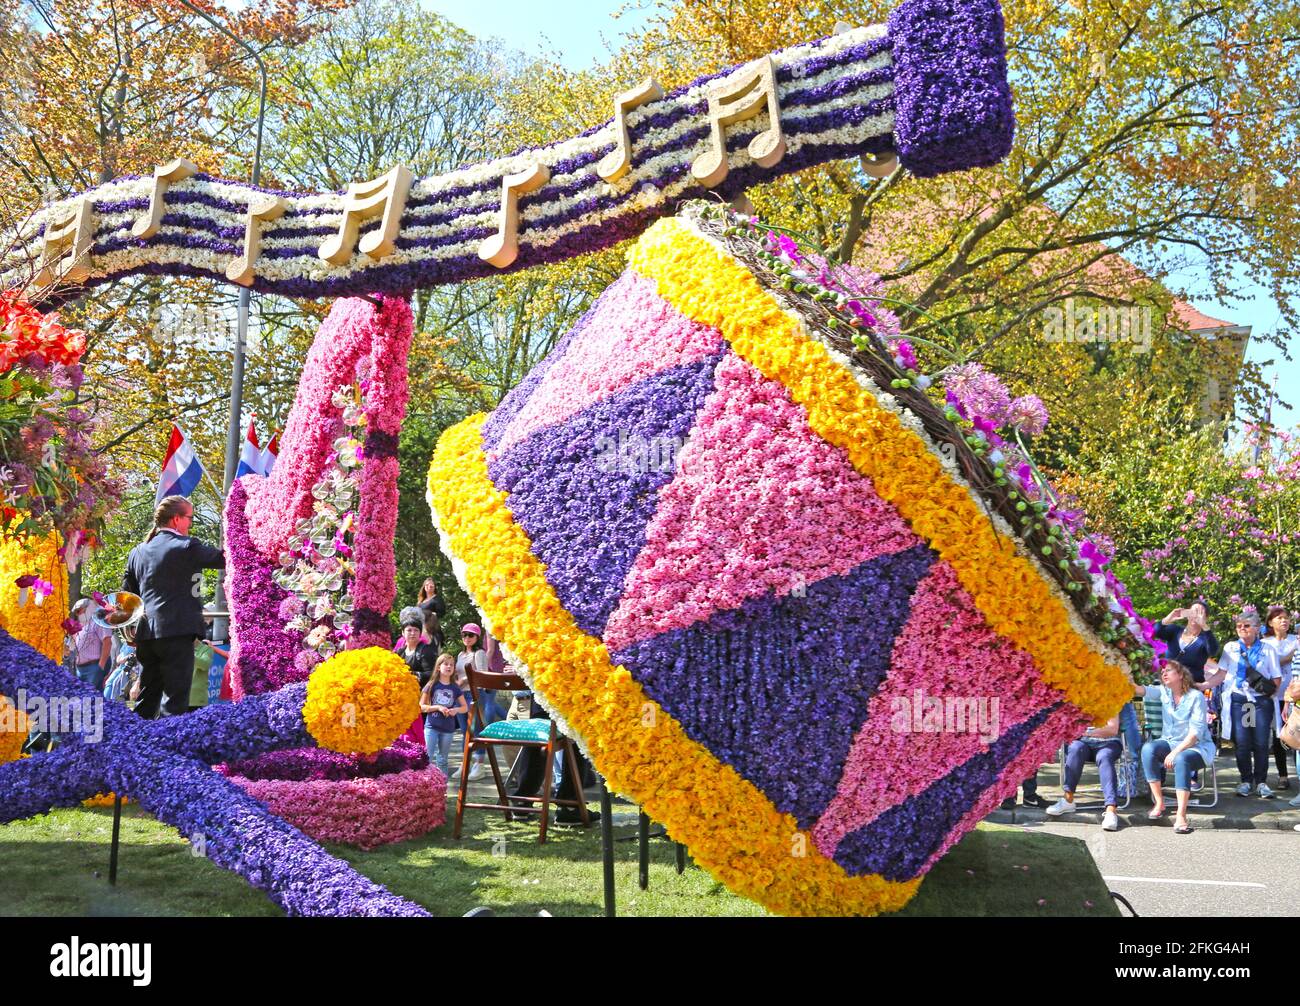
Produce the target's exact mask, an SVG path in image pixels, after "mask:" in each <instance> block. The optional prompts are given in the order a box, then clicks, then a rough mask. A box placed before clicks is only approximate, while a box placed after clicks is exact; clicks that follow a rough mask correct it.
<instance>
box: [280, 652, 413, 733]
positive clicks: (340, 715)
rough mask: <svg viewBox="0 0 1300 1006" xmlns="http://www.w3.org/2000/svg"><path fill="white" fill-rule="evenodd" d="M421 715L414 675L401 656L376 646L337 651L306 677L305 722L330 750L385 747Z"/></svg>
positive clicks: (303, 715) (311, 731) (303, 713)
mask: <svg viewBox="0 0 1300 1006" xmlns="http://www.w3.org/2000/svg"><path fill="white" fill-rule="evenodd" d="M419 715H420V686H419V684H418V682H417V681H416V679H415V676H414V675H412V674H411V671H410V669H409V668H408V667H407V666H406V662H405V661H404V660H402V658H401V657H399V656H398V655H397V654H396V653H393V652H392V651H390V650H385V649H382V648H380V647H378V646H368V647H366V648H365V649H361V650H344V651H343V652H342V653H338V654H335V655H334V656H332V657H330V658H329V659H328V660H326V661H325V662H324V663H322V664H321V665H320V666H319V667H317V668H316V669H315V670H314V671H312V674H311V677H310V678H308V679H307V702H306V704H305V705H304V706H303V710H302V718H303V722H304V723H305V724H306V726H307V730H308V731H309V732H310V733H311V735H312V736H313V737H314V738H316V743H317V744H319V745H320V746H321V747H323V748H329V749H330V750H331V751H344V752H351V753H354V754H373V753H374V752H376V751H382V750H383V749H384V748H386V747H388V745H389V744H391V743H393V741H394V740H396V739H397V738H398V737H399V736H401V734H402V733H403V732H404V731H405V730H406V729H407V728H408V727H409V726H410V725H411V724H412V723H413V722H414V721H415V718H416V717H417V716H419Z"/></svg>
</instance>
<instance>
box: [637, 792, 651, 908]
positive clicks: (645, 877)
mask: <svg viewBox="0 0 1300 1006" xmlns="http://www.w3.org/2000/svg"><path fill="white" fill-rule="evenodd" d="M636 827H637V863H638V867H639V872H638V875H637V882H638V883H639V884H640V885H641V890H643V891H644V890H647V889H648V888H649V887H650V818H648V817H646V813H645V811H641V813H640V814H638V815H637V822H636Z"/></svg>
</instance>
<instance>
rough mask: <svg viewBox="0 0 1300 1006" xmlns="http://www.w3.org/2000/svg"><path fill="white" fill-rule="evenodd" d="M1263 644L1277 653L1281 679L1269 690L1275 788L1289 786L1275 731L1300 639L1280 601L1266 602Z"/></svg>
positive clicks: (1283, 753)
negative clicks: (1275, 771)
mask: <svg viewBox="0 0 1300 1006" xmlns="http://www.w3.org/2000/svg"><path fill="white" fill-rule="evenodd" d="M1264 643H1265V645H1267V646H1271V647H1272V648H1273V651H1274V652H1275V653H1276V654H1277V666H1278V670H1280V671H1281V672H1282V680H1281V681H1279V682H1278V683H1277V691H1275V692H1274V693H1273V725H1274V726H1275V727H1276V730H1275V731H1274V736H1273V761H1274V763H1275V764H1276V765H1277V788H1278V789H1290V788H1291V773H1290V772H1288V771H1287V769H1288V768H1289V767H1290V766H1289V765H1288V763H1289V762H1290V760H1291V754H1290V752H1289V751H1287V749H1286V748H1285V747H1283V746H1282V742H1281V741H1280V740H1279V739H1278V737H1277V734H1280V733H1281V732H1282V725H1283V724H1284V723H1286V718H1285V713H1286V706H1285V695H1286V686H1287V685H1289V684H1290V683H1291V662H1292V660H1293V659H1294V658H1295V652H1296V646H1297V645H1300V640H1297V639H1296V637H1295V636H1294V635H1293V634H1292V632H1291V615H1290V613H1289V612H1288V611H1287V610H1286V608H1284V607H1283V606H1282V605H1280V604H1274V605H1270V606H1269V609H1268V614H1267V615H1266V616H1264ZM1291 806H1293V807H1300V797H1297V798H1296V799H1295V800H1292V801H1291Z"/></svg>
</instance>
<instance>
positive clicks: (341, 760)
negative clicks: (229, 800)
mask: <svg viewBox="0 0 1300 1006" xmlns="http://www.w3.org/2000/svg"><path fill="white" fill-rule="evenodd" d="M244 701H247V700H244ZM236 704H237V705H238V704H239V703H236ZM428 765H429V756H428V754H427V753H426V752H425V750H424V748H423V747H422V746H420V745H419V744H415V743H413V742H412V741H408V740H401V739H399V740H397V741H395V742H394V743H393V746H392V747H389V748H385V749H384V750H383V751H380V752H379V753H378V754H373V755H356V754H343V753H342V752H339V751H328V750H326V749H325V748H302V749H299V750H296V751H271V752H268V753H266V754H264V755H260V756H259V757H257V758H254V759H246V760H242V761H232V762H229V763H228V764H225V765H218V766H216V769H217V771H218V772H220V773H222V774H223V775H230V776H242V777H243V778H245V779H252V780H259V779H278V780H291V781H295V782H303V781H306V780H309V779H313V780H317V779H334V780H345V779H374V778H378V777H379V776H383V775H390V774H393V773H396V772H405V771H407V770H408V769H422V768H427V767H428Z"/></svg>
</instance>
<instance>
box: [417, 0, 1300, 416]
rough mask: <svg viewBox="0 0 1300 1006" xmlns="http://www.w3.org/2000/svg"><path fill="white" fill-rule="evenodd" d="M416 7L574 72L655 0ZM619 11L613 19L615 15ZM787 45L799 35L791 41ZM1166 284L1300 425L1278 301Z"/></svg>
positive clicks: (426, 1) (486, 1) (1182, 280)
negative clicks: (1240, 337) (1246, 335)
mask: <svg viewBox="0 0 1300 1006" xmlns="http://www.w3.org/2000/svg"><path fill="white" fill-rule="evenodd" d="M422 6H424V7H425V8H427V9H429V10H433V11H436V12H437V13H439V14H441V15H442V16H443V17H446V18H447V19H449V20H451V21H453V22H455V23H456V24H458V25H460V26H461V27H462V28H464V29H465V30H466V31H468V32H470V33H471V34H473V35H476V36H478V37H480V38H499V39H501V41H502V42H504V43H505V44H506V45H507V46H508V47H510V48H512V49H518V50H520V51H521V52H524V53H527V54H528V55H539V54H543V55H546V56H550V57H555V58H558V59H559V61H560V62H561V63H562V64H563V65H564V66H566V67H568V68H569V69H573V70H580V69H585V68H587V67H589V66H591V65H592V64H593V63H596V62H603V61H604V60H605V59H606V58H607V57H608V55H609V52H610V50H612V49H617V48H618V45H619V42H620V36H621V35H623V34H625V33H628V32H635V31H636V30H638V29H639V28H640V27H642V26H644V25H645V23H646V22H647V21H648V20H649V18H650V17H651V16H652V15H653V13H654V12H655V10H656V5H655V3H654V0H628V2H626V3H625V2H623V0H569V2H567V3H566V4H564V7H563V10H562V11H560V10H558V9H557V8H555V7H551V6H548V5H546V4H543V3H539V2H537V0H422ZM619 10H622V11H623V14H622V16H621V17H619V18H618V19H615V18H614V17H613V14H614V13H615V12H617V11H619ZM790 41H791V43H794V42H798V41H802V40H801V39H791V40H790ZM1170 281H1171V282H1170V285H1171V286H1179V285H1181V286H1184V287H1185V288H1186V289H1187V290H1188V291H1189V297H1188V299H1189V300H1190V302H1191V304H1192V306H1193V307H1195V308H1197V309H1198V310H1200V311H1202V312H1204V313H1205V314H1208V315H1210V316H1211V317H1214V318H1221V319H1223V320H1225V321H1230V322H1232V323H1234V324H1238V325H1250V326H1251V328H1252V331H1251V335H1252V338H1251V342H1250V345H1249V347H1248V349H1247V355H1248V358H1249V359H1252V360H1258V361H1262V360H1267V359H1275V360H1276V361H1277V364H1276V366H1274V367H1270V368H1268V371H1267V372H1268V373H1272V372H1274V371H1276V373H1277V375H1278V386H1277V387H1278V396H1279V397H1280V398H1282V399H1285V400H1289V401H1291V402H1292V403H1294V405H1295V408H1293V409H1290V410H1279V409H1275V410H1274V416H1273V419H1274V422H1275V423H1278V424H1280V425H1285V426H1294V425H1297V423H1300V362H1296V361H1293V362H1290V363H1288V362H1286V361H1285V360H1283V359H1282V358H1281V354H1279V353H1278V351H1277V350H1276V349H1274V348H1273V347H1272V346H1269V345H1265V344H1261V343H1260V342H1259V341H1258V340H1257V339H1256V338H1255V336H1257V335H1260V334H1263V333H1265V332H1269V331H1272V330H1274V328H1275V327H1276V326H1277V325H1278V324H1279V312H1278V309H1277V305H1275V304H1274V303H1273V301H1272V300H1271V299H1270V298H1269V296H1268V293H1267V291H1266V290H1265V289H1264V288H1263V287H1262V286H1260V285H1259V284H1256V283H1248V284H1246V285H1245V287H1246V289H1245V292H1246V293H1247V294H1248V295H1249V294H1253V295H1254V297H1253V299H1247V300H1240V301H1232V302H1228V303H1220V302H1218V301H1216V300H1214V299H1213V298H1208V297H1205V296H1197V292H1198V291H1202V292H1203V291H1204V290H1206V289H1207V284H1205V283H1204V281H1203V279H1202V278H1201V277H1200V276H1198V275H1197V272H1196V271H1195V270H1190V271H1187V272H1184V273H1180V274H1179V275H1178V276H1174V277H1170Z"/></svg>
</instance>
